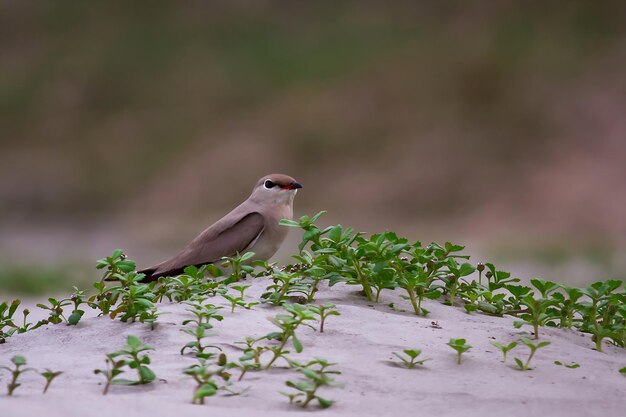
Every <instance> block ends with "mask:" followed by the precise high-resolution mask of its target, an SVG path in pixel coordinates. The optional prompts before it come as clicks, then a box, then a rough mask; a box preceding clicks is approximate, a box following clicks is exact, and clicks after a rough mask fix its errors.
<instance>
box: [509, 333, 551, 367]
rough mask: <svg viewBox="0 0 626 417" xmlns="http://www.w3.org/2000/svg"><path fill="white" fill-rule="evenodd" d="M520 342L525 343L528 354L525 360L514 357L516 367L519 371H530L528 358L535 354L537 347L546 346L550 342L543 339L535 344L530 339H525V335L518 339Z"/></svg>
mask: <svg viewBox="0 0 626 417" xmlns="http://www.w3.org/2000/svg"><path fill="white" fill-rule="evenodd" d="M520 342H522V343H523V344H525V345H526V346H527V347H528V348H529V349H530V355H528V359H526V362H522V360H521V359H519V358H515V363H516V364H517V369H519V370H520V371H530V370H531V369H533V368H531V367H530V360H531V359H532V358H533V356H535V352H537V350H538V349H540V348H542V347H545V346H548V345H549V344H550V342H548V341H543V342H539V343H537V344H536V345H535V344H533V342H531V341H530V339H527V338H525V337H523V338H521V339H520Z"/></svg>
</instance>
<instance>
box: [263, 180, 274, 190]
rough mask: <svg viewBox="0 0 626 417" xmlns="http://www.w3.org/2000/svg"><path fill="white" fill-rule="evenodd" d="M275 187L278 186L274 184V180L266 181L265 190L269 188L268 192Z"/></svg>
mask: <svg viewBox="0 0 626 417" xmlns="http://www.w3.org/2000/svg"><path fill="white" fill-rule="evenodd" d="M275 185H276V184H274V183H273V182H272V180H265V183H264V184H263V186H264V187H265V188H267V189H268V190H269V189H270V188H272V187H274V186H275Z"/></svg>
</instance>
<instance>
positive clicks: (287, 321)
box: [264, 303, 315, 369]
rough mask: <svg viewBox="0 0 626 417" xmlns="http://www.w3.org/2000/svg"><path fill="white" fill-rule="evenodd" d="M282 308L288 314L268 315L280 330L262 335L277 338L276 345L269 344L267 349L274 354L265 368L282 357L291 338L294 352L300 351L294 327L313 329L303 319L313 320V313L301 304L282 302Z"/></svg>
mask: <svg viewBox="0 0 626 417" xmlns="http://www.w3.org/2000/svg"><path fill="white" fill-rule="evenodd" d="M283 308H284V309H285V310H286V311H287V312H288V313H289V314H277V315H276V316H275V317H269V320H270V321H271V322H272V323H273V324H274V325H275V326H277V327H278V328H279V329H280V330H281V331H280V332H272V333H268V334H267V335H265V336H264V338H265V339H268V340H278V342H279V344H278V346H271V347H269V348H268V349H269V350H270V351H271V352H272V353H273V354H274V356H273V357H272V359H271V360H270V361H269V363H268V364H267V365H266V366H265V369H269V368H270V366H272V364H273V363H274V362H275V361H276V360H277V359H278V358H280V357H284V356H285V355H286V354H287V353H289V351H287V350H285V346H286V345H287V342H289V340H291V342H292V344H293V347H294V349H295V350H296V352H298V353H300V352H302V349H303V348H302V342H300V339H298V337H297V336H296V329H297V328H298V327H299V326H300V325H305V326H308V327H310V328H312V329H314V327H313V326H311V325H310V324H308V323H305V321H308V320H315V313H313V312H312V311H311V310H310V309H308V308H307V307H305V306H303V305H302V304H286V303H285V304H283Z"/></svg>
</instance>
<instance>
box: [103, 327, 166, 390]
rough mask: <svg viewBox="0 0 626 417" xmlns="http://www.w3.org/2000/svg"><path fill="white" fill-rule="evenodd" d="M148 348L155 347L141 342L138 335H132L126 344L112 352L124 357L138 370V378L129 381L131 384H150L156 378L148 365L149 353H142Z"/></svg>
mask: <svg viewBox="0 0 626 417" xmlns="http://www.w3.org/2000/svg"><path fill="white" fill-rule="evenodd" d="M148 350H154V348H153V347H152V346H148V345H145V344H143V343H141V341H140V340H139V338H138V337H137V336H132V335H131V336H128V338H127V339H126V346H124V347H123V348H122V349H121V350H119V351H117V352H113V353H112V354H111V355H112V356H113V357H122V358H123V359H124V361H125V364H126V365H128V366H129V367H130V368H131V369H136V370H137V377H138V379H137V380H136V381H128V382H130V385H134V384H149V383H150V382H152V381H154V380H155V379H156V375H155V374H154V372H153V371H152V370H151V369H150V368H148V366H147V365H149V364H150V357H149V356H148V355H147V354H144V355H141V353H142V352H146V351H148Z"/></svg>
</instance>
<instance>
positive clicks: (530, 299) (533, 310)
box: [513, 279, 557, 340]
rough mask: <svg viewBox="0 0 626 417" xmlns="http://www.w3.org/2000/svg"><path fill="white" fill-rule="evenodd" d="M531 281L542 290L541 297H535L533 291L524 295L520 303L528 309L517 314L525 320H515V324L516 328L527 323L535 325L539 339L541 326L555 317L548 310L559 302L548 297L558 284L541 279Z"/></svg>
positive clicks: (535, 336) (534, 331)
mask: <svg viewBox="0 0 626 417" xmlns="http://www.w3.org/2000/svg"><path fill="white" fill-rule="evenodd" d="M530 282H531V284H533V286H534V287H535V288H537V289H538V290H539V291H540V293H541V297H540V298H535V296H534V292H532V291H531V292H528V294H527V295H525V296H523V297H522V298H521V299H520V303H521V304H522V305H523V306H525V307H526V310H524V311H521V312H519V313H518V315H517V317H519V318H521V319H522V320H523V321H515V322H513V325H514V326H515V328H520V327H522V326H523V325H525V324H529V325H531V326H533V334H534V339H535V340H536V339H539V326H544V325H545V324H546V323H547V322H548V321H549V320H552V319H553V318H554V316H553V315H552V314H550V312H549V311H548V308H549V307H551V306H554V305H555V304H556V303H557V302H556V301H555V300H554V299H548V298H546V297H547V296H548V294H549V293H550V292H552V291H554V290H555V289H556V288H557V285H556V284H555V283H553V282H549V281H543V280H540V279H531V280H530Z"/></svg>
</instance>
